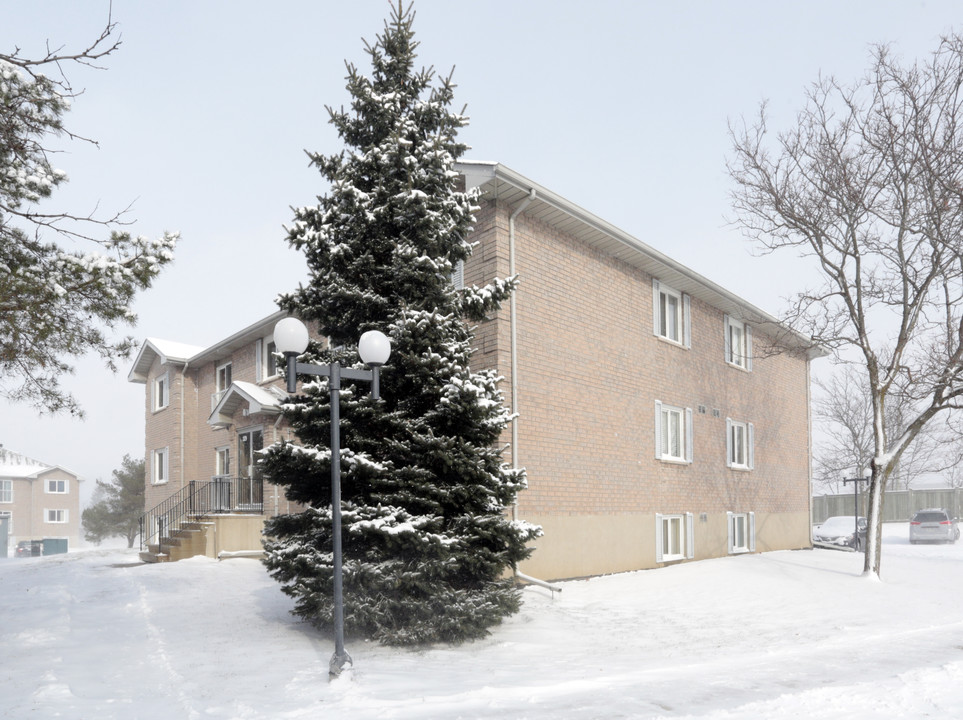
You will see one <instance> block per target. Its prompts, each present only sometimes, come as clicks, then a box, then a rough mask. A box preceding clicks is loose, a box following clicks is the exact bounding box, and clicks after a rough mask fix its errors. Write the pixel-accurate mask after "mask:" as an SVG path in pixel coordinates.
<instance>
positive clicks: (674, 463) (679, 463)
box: [657, 457, 692, 465]
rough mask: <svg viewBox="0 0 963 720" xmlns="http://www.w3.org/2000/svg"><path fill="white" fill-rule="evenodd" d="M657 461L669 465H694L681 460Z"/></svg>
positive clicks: (663, 458)
mask: <svg viewBox="0 0 963 720" xmlns="http://www.w3.org/2000/svg"><path fill="white" fill-rule="evenodd" d="M657 459H658V461H659V462H663V463H665V464H667V465H691V464H692V463H691V462H690V461H689V460H683V459H680V458H672V457H660V458H657Z"/></svg>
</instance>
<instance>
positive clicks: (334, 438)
mask: <svg viewBox="0 0 963 720" xmlns="http://www.w3.org/2000/svg"><path fill="white" fill-rule="evenodd" d="M274 345H275V347H276V348H277V351H278V352H279V353H283V354H284V357H285V358H286V359H287V378H288V392H289V393H294V392H297V376H298V375H322V376H324V377H326V378H328V389H329V390H330V391H331V534H332V540H333V544H334V655H332V656H331V663H330V666H329V669H328V672H329V673H330V674H331V675H340V674H341V670H342V668H343V667H344V666H345V664H346V663H350V662H351V656H349V655H348V653H347V652H345V649H344V597H343V594H342V573H341V565H342V562H341V427H340V426H341V417H340V398H341V378H347V379H348V380H362V381H364V382H370V383H371V397H373V398H374V399H375V400H377V399H379V397H380V388H379V383H378V380H379V374H380V368H381V366H382V365H384V364H385V363H386V362H388V356H389V355H390V354H391V342H390V341H389V340H388V338H387V337H386V336H385V334H384V333H382V332H378V331H377V330H369V331H368V332H366V333H364V334H363V335H362V336H361V339H360V340H359V341H358V354H359V355H360V356H361V359H362V361H364V363H365V365H367V366H368V367H369V368H371V369H370V370H358V369H356V368H343V367H341V364H340V363H338V362H337V361H334V362H331V363H329V364H328V365H312V364H310V363H299V362H298V361H297V358H298V355H300V354H301V353H303V352H304V351H305V350H306V349H307V347H308V329H307V328H306V327H305V326H304V323H303V322H301V321H300V320H298V319H297V318H293V317H288V318H284V319H283V320H281V321H279V322H278V324H277V325H275V326H274Z"/></svg>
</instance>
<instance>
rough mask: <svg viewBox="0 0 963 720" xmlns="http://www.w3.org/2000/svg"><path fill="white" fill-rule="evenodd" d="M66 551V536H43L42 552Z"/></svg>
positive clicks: (57, 552)
mask: <svg viewBox="0 0 963 720" xmlns="http://www.w3.org/2000/svg"><path fill="white" fill-rule="evenodd" d="M65 552H67V538H44V539H43V554H44V555H59V554H60V553H65Z"/></svg>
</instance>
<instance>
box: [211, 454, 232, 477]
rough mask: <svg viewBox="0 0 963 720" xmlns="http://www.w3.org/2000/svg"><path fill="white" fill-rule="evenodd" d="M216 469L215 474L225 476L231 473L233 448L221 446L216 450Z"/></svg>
mask: <svg viewBox="0 0 963 720" xmlns="http://www.w3.org/2000/svg"><path fill="white" fill-rule="evenodd" d="M214 452H215V453H216V455H215V463H214V470H215V473H214V474H215V475H219V476H223V475H230V474H231V448H230V447H219V448H217V449H216V450H215V451H214Z"/></svg>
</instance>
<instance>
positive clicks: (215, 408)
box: [130, 162, 816, 579]
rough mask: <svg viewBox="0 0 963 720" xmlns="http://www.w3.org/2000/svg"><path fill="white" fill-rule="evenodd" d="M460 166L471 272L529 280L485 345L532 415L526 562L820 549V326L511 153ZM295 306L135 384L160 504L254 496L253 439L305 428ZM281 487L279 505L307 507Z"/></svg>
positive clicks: (484, 356)
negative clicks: (676, 256)
mask: <svg viewBox="0 0 963 720" xmlns="http://www.w3.org/2000/svg"><path fill="white" fill-rule="evenodd" d="M457 169H458V170H459V172H460V173H462V175H463V176H464V178H465V182H466V185H467V186H468V187H478V188H480V190H481V193H482V195H481V200H480V202H479V204H480V206H481V209H480V210H479V211H478V212H477V213H476V223H475V231H474V233H473V235H472V236H471V237H470V238H469V240H470V241H471V242H473V243H475V244H476V248H475V252H474V255H473V256H472V258H471V259H469V260H468V262H467V263H466V265H465V267H464V268H463V273H459V277H458V278H457V280H456V281H457V282H465V283H466V284H469V285H471V284H479V285H480V284H483V283H485V282H487V281H488V280H490V279H491V278H492V277H496V276H497V277H506V276H509V275H511V274H518V276H519V278H520V281H521V282H520V286H519V289H518V291H517V293H516V294H515V297H514V298H513V300H512V302H511V303H510V304H506V305H505V306H503V308H502V309H501V310H500V311H499V312H498V313H497V314H496V315H495V316H493V317H492V318H491V319H490V320H488V321H486V322H485V323H483V324H482V325H481V326H479V327H478V329H477V331H476V342H475V346H476V351H475V355H474V362H475V363H476V365H477V367H478V369H482V368H487V367H494V368H497V370H498V372H499V374H500V375H502V376H503V377H504V378H505V380H504V381H503V385H502V389H503V391H504V394H505V398H506V402H508V403H509V404H510V405H511V408H512V410H513V411H514V412H516V413H517V417H516V420H515V421H514V422H513V424H512V426H511V428H510V429H509V431H507V432H506V436H505V442H506V444H507V445H508V450H506V455H505V458H506V461H510V462H511V463H512V464H513V465H515V466H520V467H524V468H526V470H527V472H528V482H529V487H528V489H527V490H525V491H524V492H522V493H521V495H520V496H519V499H518V503H517V506H516V507H513V508H512V509H511V512H512V513H513V514H514V515H515V516H516V517H517V518H518V519H520V520H525V521H528V522H532V523H536V524H539V525H541V526H542V527H543V528H544V531H545V535H544V537H542V538H540V539H539V540H538V541H537V542H536V546H537V549H536V551H535V552H534V553H533V555H532V557H531V559H530V560H528V561H527V562H526V563H525V564H524V565H523V567H522V568H521V571H522V572H524V573H526V574H528V575H531V576H536V577H541V578H545V579H558V578H568V577H579V576H586V575H597V574H601V573H610V572H620V571H625V570H634V569H642V568H651V567H657V566H659V565H662V564H665V563H671V562H677V561H683V560H687V559H702V558H710V557H721V556H725V555H727V554H731V553H741V552H753V551H765V550H776V549H789V548H801V547H807V546H809V544H810V495H811V493H810V442H811V434H810V417H809V363H810V361H811V359H812V358H813V357H815V356H816V353H814V352H813V351H812V350H810V349H809V348H808V347H807V344H806V342H805V340H804V339H803V338H800V337H798V336H796V335H794V334H793V333H791V332H789V331H788V330H787V329H786V328H785V327H783V326H781V325H780V324H779V323H778V321H776V320H775V319H774V318H772V317H771V316H769V315H767V314H766V313H764V312H763V311H761V310H759V309H757V308H755V307H753V306H751V305H749V304H748V303H746V302H745V301H743V300H741V299H740V298H739V297H737V296H736V295H734V294H733V293H731V292H730V291H728V290H725V289H723V288H721V287H719V286H718V285H716V284H714V283H713V282H711V281H709V280H707V279H705V278H703V277H701V276H699V275H698V274H696V273H694V272H693V271H691V270H689V269H688V268H686V267H684V266H682V265H680V264H679V263H677V262H675V261H673V260H672V259H670V258H669V257H667V256H665V255H664V254H662V253H660V252H658V251H657V250H655V249H653V248H651V247H649V246H647V245H645V244H644V243H642V242H641V241H639V240H637V239H636V238H634V237H632V236H630V235H628V234H626V233H624V232H622V231H621V230H619V229H617V228H615V227H613V226H611V225H609V224H608V223H606V222H605V221H604V220H602V219H600V218H598V217H595V216H593V215H592V214H591V213H589V212H587V211H585V210H583V209H581V208H579V207H578V206H576V205H574V204H572V203H571V202H569V201H568V200H566V199H564V198H562V197H560V196H558V195H556V194H555V193H553V192H551V191H550V190H548V189H546V188H544V187H542V186H540V185H537V184H536V183H533V182H531V181H530V180H528V179H527V178H525V177H523V176H521V175H519V174H518V173H515V172H514V171H512V170H510V169H508V168H506V167H505V166H503V165H500V164H497V163H472V162H465V163H459V164H458V165H457ZM282 316H283V315H282V314H281V313H276V314H275V315H272V316H270V317H268V318H265V319H263V320H262V321H260V322H257V323H255V324H253V325H251V326H249V327H248V328H246V329H245V330H242V331H240V332H238V333H236V334H235V335H232V336H231V337H229V338H227V339H226V340H224V341H222V342H219V343H217V344H216V345H213V346H211V347H209V348H197V347H188V346H184V345H179V344H177V343H170V342H165V341H160V340H154V339H150V340H147V341H146V342H145V343H144V345H143V346H142V348H141V351H140V354H139V355H138V358H137V360H136V362H135V366H134V368H133V369H132V371H131V374H130V380H131V381H132V382H141V383H144V384H145V385H146V387H147V393H146V398H145V403H146V406H145V411H146V417H147V422H146V443H147V447H146V453H147V463H148V468H150V470H149V472H148V476H149V480H148V488H147V505H148V508H150V507H154V506H155V505H157V504H159V503H161V502H163V501H164V500H166V499H167V498H168V497H170V496H172V495H174V494H176V493H177V492H181V493H182V492H183V488H185V487H187V486H188V485H189V484H190V482H191V481H192V480H193V481H196V482H209V481H210V480H211V479H212V478H219V477H220V478H225V479H226V478H228V477H231V478H234V479H235V480H232V482H233V483H234V485H237V482H236V479H237V478H240V479H241V480H240V484H241V486H239V487H235V486H234V485H232V486H231V487H230V488H229V489H227V488H226V486H225V490H224V491H223V492H225V493H227V492H230V493H232V497H233V498H242V496H243V495H244V493H245V492H247V493H248V495H250V493H251V490H250V487H249V488H248V489H247V490H245V489H244V487H243V484H244V482H245V481H244V478H248V481H247V482H248V483H249V485H251V487H253V485H252V484H251V480H252V479H255V480H256V479H257V478H256V475H257V470H256V468H255V467H253V457H254V456H253V453H254V452H255V451H256V450H257V449H259V448H260V447H261V446H262V445H265V444H269V443H271V442H274V441H276V440H278V439H281V438H282V437H284V438H288V439H294V438H289V436H288V434H287V429H286V428H285V426H284V424H283V422H282V421H281V420H280V415H279V410H278V402H279V401H280V400H281V398H283V387H282V383H281V382H280V379H279V378H278V376H277V373H276V371H275V368H274V365H273V361H272V359H271V358H272V355H271V352H272V350H273V347H272V339H271V331H272V329H273V327H274V323H275V322H276V321H277V319H279V318H280V317H282ZM205 492H207V493H208V495H210V494H211V493H215V494H216V492H221V491H220V490H216V489H214V490H210V489H208V490H207V491H205ZM263 492H264V497H263V504H262V512H263V513H265V514H274V513H276V512H287V511H289V510H291V509H292V508H291V507H290V506H289V505H288V504H287V502H286V500H285V499H284V497H283V494H282V495H281V496H279V495H278V491H277V489H276V488H274V486H271V485H267V486H266V487H265V488H264V491H263ZM234 504H235V505H238V504H239V503H238V501H237V500H235V501H234ZM240 506H243V503H240ZM251 507H253V505H252V506H251ZM161 522H165V521H164V520H162V521H161ZM248 522H249V524H250V525H251V527H257V526H258V523H259V516H254V517H252V518H248ZM219 532H220V533H221V535H220V538H221V539H220V541H219V542H220V545H219V547H224V548H227V542H228V535H229V533H230V531H228V530H226V529H224V528H222V529H221V530H220V531H219ZM209 534H210V533H209V532H208V535H209ZM232 542H235V544H236V543H238V542H239V543H241V544H242V545H243V544H244V543H247V544H248V545H253V544H254V543H256V540H255V539H251V538H250V537H249V538H248V539H246V540H236V541H232ZM206 543H207V544H206V548H207V551H208V552H210V550H211V546H212V544H211V542H210V538H209V537H208V539H207V541H206ZM237 549H254V547H238V548H237Z"/></svg>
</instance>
